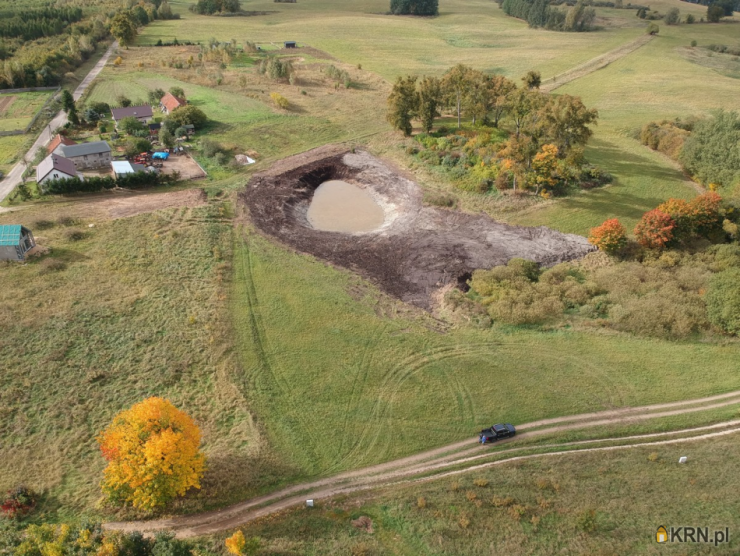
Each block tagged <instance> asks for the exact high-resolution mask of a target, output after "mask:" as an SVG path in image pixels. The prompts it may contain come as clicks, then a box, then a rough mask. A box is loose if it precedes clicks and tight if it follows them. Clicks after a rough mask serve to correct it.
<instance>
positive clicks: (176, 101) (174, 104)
mask: <svg viewBox="0 0 740 556" xmlns="http://www.w3.org/2000/svg"><path fill="white" fill-rule="evenodd" d="M187 103H188V101H187V100H185V99H184V98H180V97H176V96H175V95H173V94H172V93H167V94H166V95H164V96H163V97H162V98H161V99H160V101H159V107H160V108H161V109H162V112H164V113H165V114H171V113H172V111H173V110H175V109H177V108H180V107H181V106H185V105H186V104H187Z"/></svg>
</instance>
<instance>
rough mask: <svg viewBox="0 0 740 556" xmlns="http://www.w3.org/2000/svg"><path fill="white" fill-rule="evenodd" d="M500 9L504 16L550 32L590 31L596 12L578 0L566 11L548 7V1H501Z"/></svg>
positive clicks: (581, 0)
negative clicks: (521, 20)
mask: <svg viewBox="0 0 740 556" xmlns="http://www.w3.org/2000/svg"><path fill="white" fill-rule="evenodd" d="M501 9H502V10H503V11H504V13H505V14H506V15H509V16H511V17H516V18H517V19H523V20H524V21H526V22H527V23H528V24H529V26H530V27H532V28H535V29H536V28H543V29H549V30H551V31H571V32H581V31H591V30H592V29H593V28H594V26H593V24H594V20H595V19H596V11H595V10H594V9H593V8H592V7H588V6H586V4H584V2H583V0H578V2H576V3H575V5H573V6H571V7H570V8H568V10H567V11H564V10H560V9H558V8H556V7H552V6H551V5H550V0H503V3H502V4H501Z"/></svg>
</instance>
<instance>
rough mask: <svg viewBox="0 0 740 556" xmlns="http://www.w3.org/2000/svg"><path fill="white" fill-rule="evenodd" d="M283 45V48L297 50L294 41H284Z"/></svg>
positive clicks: (296, 44)
mask: <svg viewBox="0 0 740 556" xmlns="http://www.w3.org/2000/svg"><path fill="white" fill-rule="evenodd" d="M283 44H284V45H285V48H298V43H297V42H295V41H285V42H284V43H283Z"/></svg>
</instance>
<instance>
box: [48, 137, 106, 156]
mask: <svg viewBox="0 0 740 556" xmlns="http://www.w3.org/2000/svg"><path fill="white" fill-rule="evenodd" d="M54 152H55V153H57V154H61V155H62V156H63V157H65V158H75V157H77V156H84V155H87V154H99V153H109V152H110V145H109V144H108V143H106V142H105V141H93V142H92V143H79V144H77V145H59V146H58V147H57V148H56V149H54Z"/></svg>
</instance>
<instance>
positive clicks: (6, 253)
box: [0, 245, 23, 261]
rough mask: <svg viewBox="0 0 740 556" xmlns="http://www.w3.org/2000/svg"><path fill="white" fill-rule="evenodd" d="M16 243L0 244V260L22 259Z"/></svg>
mask: <svg viewBox="0 0 740 556" xmlns="http://www.w3.org/2000/svg"><path fill="white" fill-rule="evenodd" d="M22 260H23V257H20V256H18V249H17V248H16V247H15V245H0V261H22Z"/></svg>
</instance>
